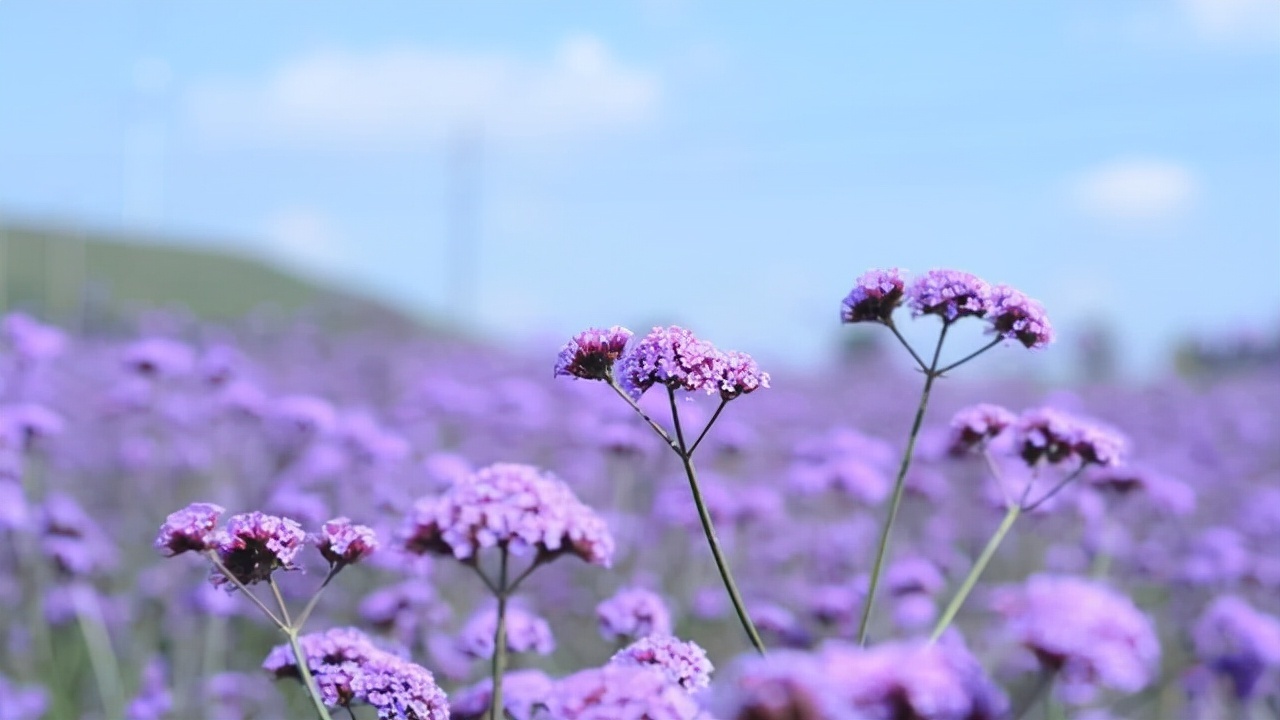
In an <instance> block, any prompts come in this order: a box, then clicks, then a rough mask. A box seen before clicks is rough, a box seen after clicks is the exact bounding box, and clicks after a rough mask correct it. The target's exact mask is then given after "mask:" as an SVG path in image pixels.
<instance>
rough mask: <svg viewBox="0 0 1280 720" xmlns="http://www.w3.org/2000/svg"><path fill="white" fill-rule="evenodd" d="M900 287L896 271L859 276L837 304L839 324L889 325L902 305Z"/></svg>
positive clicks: (872, 272)
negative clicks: (838, 305)
mask: <svg viewBox="0 0 1280 720" xmlns="http://www.w3.org/2000/svg"><path fill="white" fill-rule="evenodd" d="M903 283H904V281H903V279H902V274H901V272H900V271H899V270H898V268H889V269H888V270H869V271H867V272H865V273H863V274H862V276H861V277H859V278H858V279H857V281H855V282H854V285H853V289H852V290H850V291H849V294H848V295H847V296H846V297H845V299H844V302H843V303H842V304H841V308H840V320H841V322H846V323H859V322H881V323H887V322H889V321H890V320H891V318H892V317H893V311H894V310H896V309H897V308H898V306H899V305H901V304H902V296H903Z"/></svg>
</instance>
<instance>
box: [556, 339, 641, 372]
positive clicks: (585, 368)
mask: <svg viewBox="0 0 1280 720" xmlns="http://www.w3.org/2000/svg"><path fill="white" fill-rule="evenodd" d="M629 340H631V331H630V330H628V329H626V328H624V327H619V326H617V325H614V326H613V327H611V328H609V329H608V330H600V329H598V328H588V329H586V330H584V331H582V332H580V333H578V334H577V335H575V336H574V337H573V339H572V340H570V341H569V342H568V343H566V344H565V346H564V347H563V348H561V349H560V357H559V358H557V359H556V368H555V375H557V376H559V375H567V376H570V377H576V378H582V379H583V380H606V381H607V380H609V379H611V378H612V377H613V364H614V363H616V362H617V361H618V358H621V357H622V352H623V350H625V349H626V347H627V342H628V341H629Z"/></svg>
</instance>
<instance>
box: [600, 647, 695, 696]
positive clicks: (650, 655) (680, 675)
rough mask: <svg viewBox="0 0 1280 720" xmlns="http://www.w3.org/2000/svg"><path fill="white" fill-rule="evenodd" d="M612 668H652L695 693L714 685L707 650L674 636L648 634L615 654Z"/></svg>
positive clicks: (611, 660)
mask: <svg viewBox="0 0 1280 720" xmlns="http://www.w3.org/2000/svg"><path fill="white" fill-rule="evenodd" d="M609 663H610V664H612V665H643V666H651V667H654V668H657V669H659V670H661V671H662V672H663V673H665V674H666V676H667V679H668V680H669V681H670V682H673V683H675V684H677V685H679V686H680V687H682V688H684V689H685V690H688V691H689V692H694V691H697V690H702V689H703V688H705V687H707V686H708V685H710V684H711V671H712V670H713V668H712V666H711V661H710V660H708V659H707V651H706V650H703V649H702V648H701V647H699V646H698V644H697V643H695V642H686V641H684V640H680V639H679V638H676V637H672V636H671V635H647V636H645V637H642V638H640V639H639V640H636V641H635V642H633V643H631V644H630V645H628V646H626V647H625V648H623V649H621V650H619V651H618V652H617V653H615V654H614V656H613V658H612V659H610V660H609Z"/></svg>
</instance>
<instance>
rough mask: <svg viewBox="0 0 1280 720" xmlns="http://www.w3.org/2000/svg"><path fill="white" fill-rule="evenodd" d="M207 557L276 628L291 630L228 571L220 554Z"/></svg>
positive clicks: (209, 554)
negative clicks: (219, 557)
mask: <svg viewBox="0 0 1280 720" xmlns="http://www.w3.org/2000/svg"><path fill="white" fill-rule="evenodd" d="M205 555H206V557H208V558H209V560H211V561H212V562H213V566H214V567H215V568H217V569H218V572H220V573H222V577H224V578H226V579H227V580H229V581H230V582H231V584H232V585H235V586H236V589H237V590H239V591H240V592H242V593H244V594H245V595H247V596H248V598H249V599H250V600H252V601H253V604H254V605H257V606H258V609H259V610H261V611H262V612H264V613H266V616H267V617H269V618H271V622H273V623H275V625H276V627H278V628H280V629H281V630H287V629H288V628H289V626H288V625H287V624H285V622H284V621H282V620H281V619H280V618H278V617H276V614H275V613H273V612H271V608H269V607H267V606H266V605H265V604H263V602H262V601H261V600H259V599H258V596H257V595H254V594H253V593H251V592H249V588H247V587H245V585H244V583H242V582H240V580H239V579H238V578H237V577H236V576H235V575H233V574H231V571H230V570H228V569H227V566H226V565H223V564H222V561H221V560H219V559H218V554H217V553H216V552H214V551H213V550H209V551H208V552H206V553H205Z"/></svg>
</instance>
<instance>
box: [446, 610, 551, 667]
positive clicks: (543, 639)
mask: <svg viewBox="0 0 1280 720" xmlns="http://www.w3.org/2000/svg"><path fill="white" fill-rule="evenodd" d="M506 619H507V621H506V635H507V650H509V651H511V652H516V653H526V652H531V653H536V654H538V655H550V654H551V653H553V652H555V649H556V639H555V636H553V635H552V634H551V626H550V625H548V624H547V621H546V620H545V619H543V618H542V617H541V616H539V615H537V614H536V613H534V612H533V611H531V610H529V609H527V608H525V607H523V606H521V605H519V604H512V605H508V606H507V612H506ZM497 628H498V611H497V608H493V607H488V608H484V609H482V610H480V611H479V612H477V613H476V614H474V615H472V616H471V619H470V620H468V621H467V624H466V625H464V626H463V628H462V633H461V635H459V636H458V646H459V648H460V649H461V650H462V652H464V653H466V654H467V655H470V656H471V657H475V658H490V657H493V637H494V633H495V631H496V630H497Z"/></svg>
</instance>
